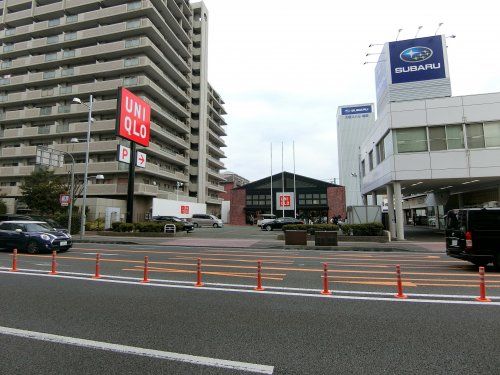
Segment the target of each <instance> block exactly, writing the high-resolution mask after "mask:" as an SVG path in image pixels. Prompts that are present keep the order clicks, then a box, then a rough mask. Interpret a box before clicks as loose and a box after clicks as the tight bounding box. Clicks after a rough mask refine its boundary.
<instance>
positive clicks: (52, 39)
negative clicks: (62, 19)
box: [47, 35, 59, 44]
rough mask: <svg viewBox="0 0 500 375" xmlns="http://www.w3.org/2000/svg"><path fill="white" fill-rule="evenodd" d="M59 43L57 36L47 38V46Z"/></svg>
mask: <svg viewBox="0 0 500 375" xmlns="http://www.w3.org/2000/svg"><path fill="white" fill-rule="evenodd" d="M58 42H59V35H51V36H48V37H47V44H54V43H58Z"/></svg>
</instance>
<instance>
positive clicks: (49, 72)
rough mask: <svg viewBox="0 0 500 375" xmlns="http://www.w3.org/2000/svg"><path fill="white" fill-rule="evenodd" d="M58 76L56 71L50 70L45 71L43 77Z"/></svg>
mask: <svg viewBox="0 0 500 375" xmlns="http://www.w3.org/2000/svg"><path fill="white" fill-rule="evenodd" d="M51 78H56V71H55V70H49V71H48V72H43V79H51Z"/></svg>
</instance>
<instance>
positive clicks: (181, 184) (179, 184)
mask: <svg viewBox="0 0 500 375" xmlns="http://www.w3.org/2000/svg"><path fill="white" fill-rule="evenodd" d="M182 186H184V184H183V183H182V182H179V181H177V200H179V188H180V187H182Z"/></svg>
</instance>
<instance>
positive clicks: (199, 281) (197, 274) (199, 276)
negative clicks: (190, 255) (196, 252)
mask: <svg viewBox="0 0 500 375" xmlns="http://www.w3.org/2000/svg"><path fill="white" fill-rule="evenodd" d="M194 286H203V283H202V282H201V259H200V258H198V264H197V267H196V284H194Z"/></svg>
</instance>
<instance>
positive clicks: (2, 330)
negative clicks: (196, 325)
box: [0, 326, 274, 374]
mask: <svg viewBox="0 0 500 375" xmlns="http://www.w3.org/2000/svg"><path fill="white" fill-rule="evenodd" d="M0 334H3V335H9V336H16V337H22V338H26V339H32V340H40V341H48V342H52V343H57V344H65V345H74V346H79V347H83V348H90V349H98V350H106V351H111V352H116V353H121V354H131V355H138V356H142V357H150V358H157V359H165V360H169V361H176V362H185V363H190V364H194V365H200V366H210V367H217V368H226V369H231V370H238V371H245V372H251V373H255V374H272V373H273V372H274V367H273V366H266V365H259V364H254V363H246V362H237V361H227V360H224V359H217V358H210V357H200V356H195V355H189V354H179V353H173V352H165V351H162V350H153V349H145V348H138V347H135V346H128V345H120V344H111V343H107V342H102V341H94V340H86V339H80V338H76V337H68V336H60V335H52V334H50V333H42V332H34V331H26V330H23V329H16V328H9V327H2V326H0Z"/></svg>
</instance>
